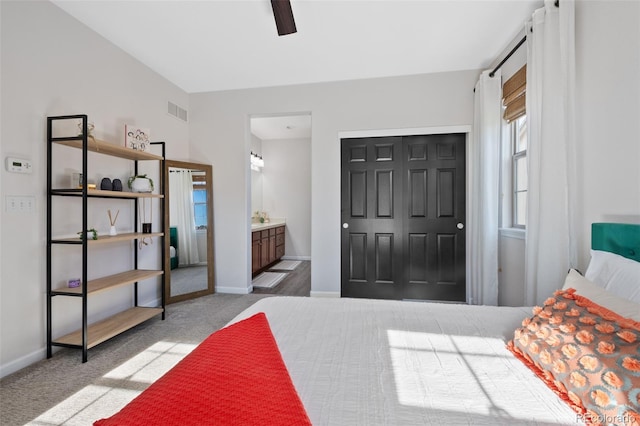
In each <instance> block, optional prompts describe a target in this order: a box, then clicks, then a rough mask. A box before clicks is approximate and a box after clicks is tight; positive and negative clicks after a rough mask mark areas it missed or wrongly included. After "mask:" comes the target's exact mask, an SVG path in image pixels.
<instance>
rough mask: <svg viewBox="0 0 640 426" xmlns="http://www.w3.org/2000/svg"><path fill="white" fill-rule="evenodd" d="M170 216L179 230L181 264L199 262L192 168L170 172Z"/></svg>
mask: <svg viewBox="0 0 640 426" xmlns="http://www.w3.org/2000/svg"><path fill="white" fill-rule="evenodd" d="M169 218H170V220H171V226H175V227H176V228H177V230H178V252H179V264H180V265H193V264H196V263H199V262H200V256H199V254H198V242H197V239H196V220H195V214H194V211H193V178H192V175H191V170H184V169H177V170H171V171H170V173H169Z"/></svg>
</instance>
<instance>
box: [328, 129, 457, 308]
mask: <svg viewBox="0 0 640 426" xmlns="http://www.w3.org/2000/svg"><path fill="white" fill-rule="evenodd" d="M341 173H342V175H341V176H342V193H341V197H342V199H341V201H342V237H341V264H342V266H341V268H342V270H341V275H342V283H341V289H342V296H343V297H367V298H376V299H420V300H448V301H464V300H465V297H466V296H465V289H466V283H465V230H464V220H465V135H464V134H448V135H423V136H406V137H386V138H358V139H343V140H342V171H341Z"/></svg>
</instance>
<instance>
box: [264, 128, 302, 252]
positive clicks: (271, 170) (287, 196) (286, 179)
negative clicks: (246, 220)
mask: <svg viewBox="0 0 640 426" xmlns="http://www.w3.org/2000/svg"><path fill="white" fill-rule="evenodd" d="M262 158H263V159H264V163H265V166H264V168H263V169H262V179H263V201H262V203H263V209H264V210H265V211H266V212H267V213H268V214H269V217H273V218H285V219H286V220H287V232H286V237H285V238H286V239H285V257H286V258H290V259H310V258H311V139H281V140H273V139H268V140H263V141H262Z"/></svg>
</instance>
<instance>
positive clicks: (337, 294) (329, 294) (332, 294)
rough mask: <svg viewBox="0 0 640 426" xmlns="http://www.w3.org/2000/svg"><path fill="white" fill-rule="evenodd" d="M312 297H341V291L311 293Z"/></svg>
mask: <svg viewBox="0 0 640 426" xmlns="http://www.w3.org/2000/svg"><path fill="white" fill-rule="evenodd" d="M310 296H311V297H331V298H335V297H340V292H339V291H311V294H310Z"/></svg>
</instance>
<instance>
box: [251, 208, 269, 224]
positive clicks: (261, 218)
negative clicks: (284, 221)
mask: <svg viewBox="0 0 640 426" xmlns="http://www.w3.org/2000/svg"><path fill="white" fill-rule="evenodd" d="M253 218H254V219H256V220H257V221H258V222H260V223H267V222H269V215H268V214H267V212H261V211H260V210H256V212H255V213H254V215H253Z"/></svg>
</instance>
